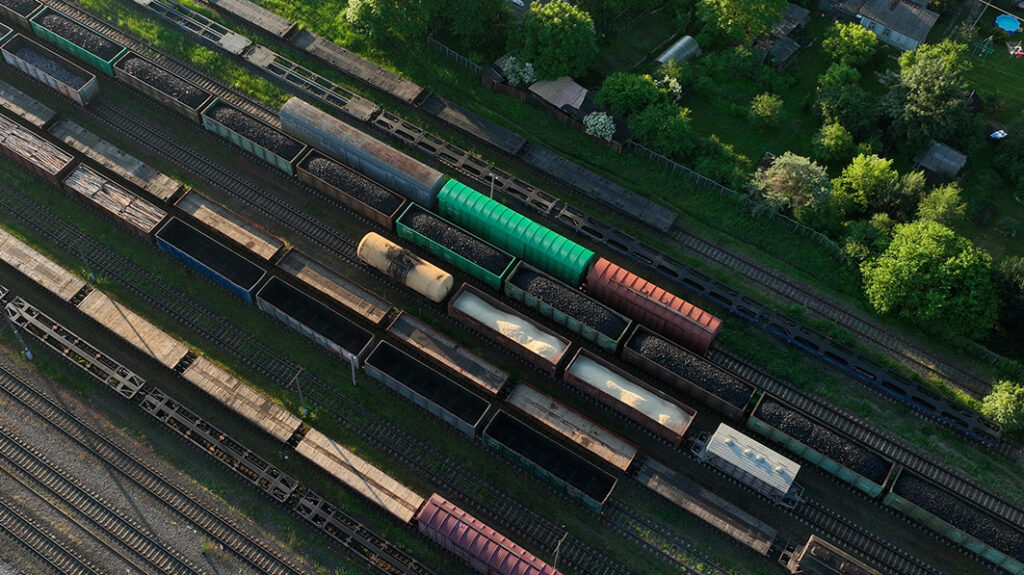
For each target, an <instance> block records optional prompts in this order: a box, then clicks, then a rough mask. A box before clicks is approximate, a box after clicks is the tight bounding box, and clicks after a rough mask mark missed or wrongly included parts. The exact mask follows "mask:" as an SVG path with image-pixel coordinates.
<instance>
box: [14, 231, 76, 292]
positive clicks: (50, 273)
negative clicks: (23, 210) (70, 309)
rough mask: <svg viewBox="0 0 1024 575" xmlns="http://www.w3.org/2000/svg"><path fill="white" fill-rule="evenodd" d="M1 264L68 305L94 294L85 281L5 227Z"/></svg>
mask: <svg viewBox="0 0 1024 575" xmlns="http://www.w3.org/2000/svg"><path fill="white" fill-rule="evenodd" d="M0 261H3V262H4V263H6V264H7V265H9V266H11V267H12V268H14V269H15V270H16V271H18V272H21V273H22V274H24V275H25V276H27V277H28V278H29V279H30V280H32V281H33V282H35V283H36V284H37V285H38V286H39V287H42V288H44V289H45V290H46V291H48V292H50V293H52V294H53V295H55V296H57V297H58V298H59V299H60V300H61V301H64V302H70V301H72V299H74V298H75V296H78V295H79V294H83V295H85V294H88V293H89V292H90V291H92V288H91V287H89V285H88V284H86V283H85V282H84V281H82V280H80V279H78V277H76V276H75V275H74V274H72V273H71V272H69V271H67V270H66V269H64V268H62V267H60V266H59V265H57V264H55V263H54V262H53V261H51V260H50V259H49V258H47V257H46V256H44V255H43V254H41V253H39V252H37V251H36V250H34V249H32V248H31V247H29V246H28V244H26V243H25V242H23V241H21V240H19V239H18V238H16V237H14V236H13V235H11V234H10V233H9V232H8V231H7V230H5V229H3V228H0ZM79 297H81V296H79Z"/></svg>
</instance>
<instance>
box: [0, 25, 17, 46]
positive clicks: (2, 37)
mask: <svg viewBox="0 0 1024 575" xmlns="http://www.w3.org/2000/svg"><path fill="white" fill-rule="evenodd" d="M12 34H14V29H13V28H11V27H10V26H8V25H7V24H4V23H3V22H0V44H3V43H4V42H6V41H7V37H8V36H11V35H12Z"/></svg>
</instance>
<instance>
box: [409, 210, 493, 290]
mask: <svg viewBox="0 0 1024 575" xmlns="http://www.w3.org/2000/svg"><path fill="white" fill-rule="evenodd" d="M410 214H411V217H409V218H404V219H403V220H402V222H403V223H404V224H405V225H407V226H409V227H410V228H412V229H414V230H416V231H417V232H419V233H421V234H423V235H424V236H426V237H427V238H429V239H431V240H433V241H435V242H437V243H439V244H441V245H442V246H445V247H447V248H448V249H450V250H452V251H453V252H455V253H457V254H459V255H460V256H462V257H464V258H466V259H467V260H469V261H471V262H473V263H475V264H477V265H478V266H480V267H482V268H484V269H486V270H487V271H489V272H491V273H493V274H501V272H503V271H505V268H506V267H508V264H509V259H508V256H506V255H504V254H502V253H501V252H499V251H498V250H497V249H495V248H494V247H493V246H491V245H489V244H487V243H485V242H483V241H481V240H479V239H477V238H475V237H473V236H471V235H469V234H467V233H466V232H464V231H462V230H460V229H457V228H455V227H453V226H452V225H451V224H449V223H448V222H446V221H444V220H442V219H440V218H438V217H437V216H435V215H434V214H431V213H427V212H425V211H423V210H416V211H415V212H410Z"/></svg>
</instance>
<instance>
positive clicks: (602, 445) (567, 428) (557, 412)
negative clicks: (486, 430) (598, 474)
mask: <svg viewBox="0 0 1024 575" xmlns="http://www.w3.org/2000/svg"><path fill="white" fill-rule="evenodd" d="M508 403H509V405H512V406H514V407H515V408H516V409H518V410H519V411H521V412H523V413H524V414H526V415H527V416H529V417H530V418H531V419H532V420H534V421H536V422H538V423H540V424H541V425H543V426H544V427H545V428H547V429H548V430H549V431H551V432H552V433H556V434H558V435H560V436H562V437H563V438H565V439H566V440H567V441H571V442H572V443H575V444H576V445H578V446H579V447H581V448H583V449H585V450H587V451H589V452H590V453H591V454H593V455H594V456H595V457H597V458H599V459H601V460H602V461H604V462H606V463H608V464H609V465H611V466H613V467H616V468H618V469H620V470H622V471H625V470H626V469H628V468H629V466H630V464H631V463H633V458H635V457H636V454H637V447H636V445H634V444H633V443H630V442H628V441H626V440H625V439H623V438H621V437H619V436H618V435H616V434H614V433H612V432H611V431H608V430H607V429H605V428H604V427H601V426H600V425H598V424H596V423H594V422H593V421H591V420H589V419H587V418H586V417H584V416H583V415H581V414H580V413H579V412H578V411H576V410H574V409H572V408H570V407H569V406H567V405H565V404H564V403H562V402H561V401H558V400H557V399H555V398H553V397H551V396H548V395H545V394H543V393H541V392H539V391H537V390H536V389H534V388H532V387H530V386H529V385H526V384H525V383H520V384H519V385H517V386H516V387H515V389H513V390H512V393H511V394H510V395H509V397H508Z"/></svg>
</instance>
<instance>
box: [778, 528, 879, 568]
mask: <svg viewBox="0 0 1024 575" xmlns="http://www.w3.org/2000/svg"><path fill="white" fill-rule="evenodd" d="M786 569H788V570H789V572H790V573H793V574H794V575H882V573H881V572H880V571H878V570H876V569H874V568H873V567H870V566H868V565H866V564H865V563H864V562H863V561H861V560H860V559H857V558H856V557H854V556H853V555H850V554H849V553H847V552H846V551H843V550H842V549H840V548H838V547H836V546H835V545H832V544H831V543H829V542H828V541H825V540H824V539H822V538H821V537H818V536H817V535H811V537H810V538H809V539H808V540H807V544H806V545H803V546H801V547H800V548H799V549H796V550H795V551H794V552H793V553H791V554H790V556H789V560H788V561H787V562H786Z"/></svg>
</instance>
